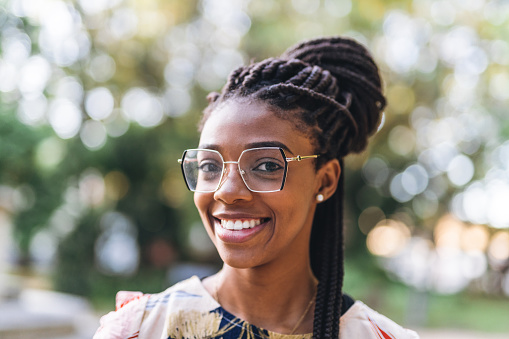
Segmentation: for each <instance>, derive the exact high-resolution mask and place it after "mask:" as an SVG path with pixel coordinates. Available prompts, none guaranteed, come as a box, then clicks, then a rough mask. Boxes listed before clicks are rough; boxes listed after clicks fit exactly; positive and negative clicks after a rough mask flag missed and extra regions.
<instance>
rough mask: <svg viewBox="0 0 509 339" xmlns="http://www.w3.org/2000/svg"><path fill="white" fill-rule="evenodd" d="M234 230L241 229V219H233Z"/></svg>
mask: <svg viewBox="0 0 509 339" xmlns="http://www.w3.org/2000/svg"><path fill="white" fill-rule="evenodd" d="M233 229H234V230H241V229H242V221H240V220H237V221H235V226H234V227H233Z"/></svg>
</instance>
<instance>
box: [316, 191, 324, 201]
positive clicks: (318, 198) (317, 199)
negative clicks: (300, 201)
mask: <svg viewBox="0 0 509 339" xmlns="http://www.w3.org/2000/svg"><path fill="white" fill-rule="evenodd" d="M316 201H318V202H322V201H323V194H321V193H320V194H318V195H317V196H316Z"/></svg>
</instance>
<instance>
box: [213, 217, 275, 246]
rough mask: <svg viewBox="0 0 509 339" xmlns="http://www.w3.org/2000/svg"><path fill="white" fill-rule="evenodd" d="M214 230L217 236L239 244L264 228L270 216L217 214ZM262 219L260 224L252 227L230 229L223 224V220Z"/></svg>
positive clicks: (225, 240)
mask: <svg viewBox="0 0 509 339" xmlns="http://www.w3.org/2000/svg"><path fill="white" fill-rule="evenodd" d="M212 219H213V224H214V231H215V234H216V236H217V237H218V238H219V240H221V241H222V242H224V243H230V244H239V243H243V242H246V241H248V240H250V239H251V238H253V237H255V236H256V234H258V233H259V232H260V231H262V229H263V228H264V227H265V226H267V225H268V223H269V222H270V220H271V219H270V218H266V217H255V216H253V215H246V214H242V215H241V214H216V215H213V218H212ZM252 219H261V222H260V224H259V225H256V226H254V227H252V228H243V229H241V230H229V229H226V228H223V227H222V226H221V220H252Z"/></svg>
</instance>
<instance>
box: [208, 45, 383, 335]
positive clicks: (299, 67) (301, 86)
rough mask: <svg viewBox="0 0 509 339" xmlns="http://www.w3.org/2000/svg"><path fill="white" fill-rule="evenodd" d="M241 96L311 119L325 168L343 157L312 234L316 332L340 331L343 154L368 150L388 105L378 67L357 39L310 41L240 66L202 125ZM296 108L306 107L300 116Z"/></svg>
mask: <svg viewBox="0 0 509 339" xmlns="http://www.w3.org/2000/svg"><path fill="white" fill-rule="evenodd" d="M233 97H253V98H256V99H260V100H263V101H265V102H267V103H269V104H270V105H274V106H276V107H278V108H280V110H282V111H284V112H289V113H288V114H287V116H286V118H297V119H300V120H301V121H302V122H304V124H305V125H306V126H307V129H308V132H309V133H310V135H311V138H312V139H313V140H315V141H316V144H317V145H316V147H317V152H319V153H320V154H321V156H320V158H318V160H317V164H316V166H317V168H318V167H320V166H321V165H322V164H323V163H325V162H326V161H328V160H330V159H334V158H336V159H339V161H340V164H341V168H342V172H341V175H340V180H339V183H338V188H337V190H336V192H335V193H334V194H333V196H332V197H331V198H329V199H328V200H327V201H325V202H323V203H321V204H319V205H318V206H317V209H316V212H315V218H314V220H313V228H312V231H311V241H310V259H311V268H312V270H313V273H314V274H315V276H316V277H317V278H318V280H319V284H318V290H317V294H316V304H315V314H314V320H313V338H338V337H339V327H340V316H341V301H342V287H343V276H344V267H343V196H344V167H343V160H342V159H343V157H344V156H345V155H347V154H348V153H350V152H360V151H362V150H363V149H364V148H365V147H366V144H367V138H368V137H369V135H371V134H372V133H373V132H374V130H375V129H376V127H377V124H378V121H379V119H380V115H381V111H382V109H383V108H384V106H385V98H384V96H383V94H382V91H381V81H380V77H379V74H378V68H377V66H376V64H375V63H374V61H373V59H372V58H371V56H370V55H369V53H368V51H367V50H366V49H365V48H364V47H362V46H361V45H359V44H358V43H356V42H355V41H353V40H349V39H344V38H339V37H334V38H323V39H316V40H310V41H306V42H303V43H301V44H298V45H296V46H294V47H292V48H290V49H289V50H287V51H286V52H285V53H284V54H283V55H282V57H281V58H269V59H266V60H263V61H261V62H259V63H255V64H251V65H249V66H243V67H239V68H238V69H236V70H234V71H233V72H232V73H231V74H230V76H229V79H228V82H227V83H226V85H225V86H224V87H223V90H222V92H221V94H219V93H211V94H209V96H208V99H209V106H208V107H207V108H206V109H205V111H204V117H203V119H202V124H203V123H204V121H206V119H207V118H208V116H209V115H210V114H212V112H213V111H214V109H215V108H216V107H217V105H218V104H219V103H220V102H224V101H226V100H228V99H229V98H233ZM296 108H299V109H298V110H297V111H299V112H301V113H299V114H297V115H295V111H296V110H295V109H296ZM282 117H283V118H285V116H282Z"/></svg>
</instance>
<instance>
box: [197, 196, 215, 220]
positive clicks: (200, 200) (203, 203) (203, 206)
mask: <svg viewBox="0 0 509 339" xmlns="http://www.w3.org/2000/svg"><path fill="white" fill-rule="evenodd" d="M209 195H210V194H207V193H194V205H195V206H196V208H197V209H198V212H199V213H200V216H201V217H202V218H206V215H207V211H208V207H209V204H210V200H211V198H210V197H209ZM203 222H204V223H205V222H206V220H203Z"/></svg>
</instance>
